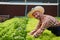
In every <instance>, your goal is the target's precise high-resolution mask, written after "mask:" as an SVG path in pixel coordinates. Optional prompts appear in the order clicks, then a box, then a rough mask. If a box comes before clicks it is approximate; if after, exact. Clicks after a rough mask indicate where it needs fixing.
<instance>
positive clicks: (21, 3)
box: [0, 2, 59, 5]
mask: <svg viewBox="0 0 60 40" xmlns="http://www.w3.org/2000/svg"><path fill="white" fill-rule="evenodd" d="M0 4H5V5H58V4H59V3H24V2H0Z"/></svg>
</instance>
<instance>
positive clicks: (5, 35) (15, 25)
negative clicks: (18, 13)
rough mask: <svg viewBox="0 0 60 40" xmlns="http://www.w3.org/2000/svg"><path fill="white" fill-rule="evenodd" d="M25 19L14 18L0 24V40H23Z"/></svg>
mask: <svg viewBox="0 0 60 40" xmlns="http://www.w3.org/2000/svg"><path fill="white" fill-rule="evenodd" d="M27 21H28V20H27V18H26V17H22V18H21V17H20V18H18V17H15V18H12V19H10V20H7V21H5V22H3V23H1V24H0V40H25V39H26V30H25V28H26V24H27Z"/></svg>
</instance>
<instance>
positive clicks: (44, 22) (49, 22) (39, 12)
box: [27, 6, 60, 37]
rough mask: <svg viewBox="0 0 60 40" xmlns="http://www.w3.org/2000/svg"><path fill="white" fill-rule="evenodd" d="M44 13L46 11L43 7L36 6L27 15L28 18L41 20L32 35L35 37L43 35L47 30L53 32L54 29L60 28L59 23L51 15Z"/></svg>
mask: <svg viewBox="0 0 60 40" xmlns="http://www.w3.org/2000/svg"><path fill="white" fill-rule="evenodd" d="M44 12H45V10H44V8H43V7H42V6H36V7H34V8H33V9H32V10H31V11H30V12H29V13H28V15H27V16H28V17H34V18H36V19H38V20H39V23H38V25H37V27H36V29H35V30H33V31H32V32H31V33H30V34H31V35H33V36H34V37H38V36H39V35H41V34H42V32H43V31H44V30H45V29H46V28H48V29H49V30H52V28H55V27H59V26H60V22H59V21H57V20H56V19H55V18H54V17H52V16H50V15H45V14H44ZM53 30H54V29H53Z"/></svg>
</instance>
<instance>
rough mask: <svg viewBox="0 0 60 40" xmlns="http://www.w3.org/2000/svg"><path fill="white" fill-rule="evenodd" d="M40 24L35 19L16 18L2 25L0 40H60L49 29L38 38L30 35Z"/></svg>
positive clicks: (0, 24) (0, 25) (0, 27)
mask: <svg viewBox="0 0 60 40" xmlns="http://www.w3.org/2000/svg"><path fill="white" fill-rule="evenodd" d="M56 18H57V17H56ZM57 19H58V20H60V18H57ZM38 22H39V20H37V19H35V18H27V17H19V18H18V17H15V18H12V19H9V20H7V21H5V22H3V23H0V40H60V37H56V36H55V35H54V34H53V33H51V31H49V30H47V29H46V30H45V31H44V32H43V34H42V35H40V36H39V37H38V38H34V37H33V36H32V35H30V34H29V33H30V32H31V31H33V30H34V29H35V28H36V26H37V24H38Z"/></svg>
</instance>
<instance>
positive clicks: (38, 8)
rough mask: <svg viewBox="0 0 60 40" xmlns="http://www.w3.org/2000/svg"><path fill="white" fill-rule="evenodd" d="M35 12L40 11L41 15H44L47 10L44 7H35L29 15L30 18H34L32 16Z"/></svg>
mask: <svg viewBox="0 0 60 40" xmlns="http://www.w3.org/2000/svg"><path fill="white" fill-rule="evenodd" d="M35 11H39V12H40V13H42V14H44V12H45V10H44V8H43V7H42V6H36V7H34V8H33V9H32V10H31V11H29V13H28V14H27V16H28V17H34V16H33V15H32V14H33V13H34V12H35Z"/></svg>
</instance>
